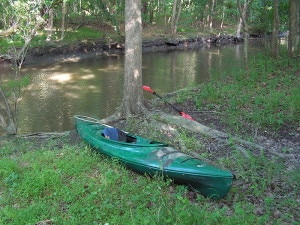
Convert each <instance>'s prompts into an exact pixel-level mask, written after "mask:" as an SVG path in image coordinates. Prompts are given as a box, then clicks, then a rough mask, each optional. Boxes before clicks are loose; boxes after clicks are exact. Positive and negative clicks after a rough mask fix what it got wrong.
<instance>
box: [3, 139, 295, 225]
mask: <svg viewBox="0 0 300 225" xmlns="http://www.w3.org/2000/svg"><path fill="white" fill-rule="evenodd" d="M60 141H63V140H60ZM32 146H33V145H32V143H30V142H27V141H24V140H17V141H16V140H14V141H6V142H5V143H4V142H1V147H0V156H1V157H0V224H35V223H38V222H39V221H46V220H51V221H52V222H53V224H271V223H272V224H283V223H293V221H295V220H296V217H297V207H298V206H299V204H298V203H297V202H296V196H299V171H297V170H294V171H289V172H286V171H284V170H283V169H282V164H280V163H276V164H274V163H273V162H272V161H270V160H267V159H266V158H265V157H264V156H263V155H260V156H258V157H257V156H251V157H250V159H245V158H243V157H242V156H241V155H240V153H239V152H235V151H233V152H232V155H231V156H230V158H228V159H227V161H226V160H223V161H220V163H223V164H224V165H226V166H227V167H228V168H231V169H232V170H234V171H235V172H236V174H237V176H238V180H237V181H236V182H235V185H234V186H233V188H232V190H231V191H230V193H229V194H228V196H227V197H226V198H225V199H223V200H220V201H211V200H209V199H206V198H204V197H202V196H201V195H198V196H196V197H195V198H193V200H190V198H189V196H190V195H189V192H187V189H186V187H184V186H179V185H174V184H172V183H171V182H170V181H169V180H163V179H161V178H160V177H154V178H149V177H147V176H141V175H137V174H134V173H133V172H131V171H128V170H126V169H125V168H124V167H123V166H122V165H120V164H119V162H118V161H116V160H112V159H108V158H105V157H103V156H102V155H100V154H97V153H95V152H94V151H93V150H90V149H89V148H87V147H86V146H85V145H83V144H79V145H77V146H73V147H71V146H65V147H64V148H63V149H58V148H57V147H56V146H57V144H56V143H55V142H49V143H47V144H46V145H43V146H44V147H40V148H38V149H36V150H34V149H33V147H32ZM275 178H276V179H277V180H278V182H283V184H280V186H279V184H278V187H277V186H275V188H273V189H272V187H273V186H272V185H275V184H273V183H274V182H275V181H274V179H275ZM276 185H277V184H276ZM269 192H271V193H272V194H267V193H269ZM277 194H278V195H277ZM274 210H278V211H280V213H281V214H280V215H281V216H280V217H278V218H277V217H275V216H274Z"/></svg>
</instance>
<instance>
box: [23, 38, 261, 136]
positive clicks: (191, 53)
mask: <svg viewBox="0 0 300 225" xmlns="http://www.w3.org/2000/svg"><path fill="white" fill-rule="evenodd" d="M259 52H261V45H259V44H257V43H254V44H251V43H250V44H249V46H248V54H249V57H251V56H255V54H257V53H259ZM46 61H47V60H46ZM142 66H143V83H144V85H149V86H151V87H152V88H153V89H154V90H155V91H156V92H157V93H159V94H164V93H168V92H173V91H176V90H179V89H181V88H185V87H187V86H189V85H193V84H199V83H202V82H205V81H208V80H209V79H210V78H211V76H212V75H213V74H223V73H224V74H225V73H226V72H227V73H228V72H230V71H232V70H236V69H241V68H243V45H242V44H239V45H229V46H223V47H211V48H201V49H199V48H198V49H191V48H189V49H181V50H170V51H159V52H148V53H143V64H142ZM22 73H23V74H29V75H30V77H31V79H32V82H31V83H30V85H29V86H27V87H26V88H24V90H23V92H22V98H21V101H20V102H19V112H18V121H19V130H18V131H19V132H20V133H34V132H61V131H66V130H71V129H74V125H73V120H72V117H73V116H74V115H75V114H80V115H87V116H92V117H96V118H104V117H106V116H108V115H110V114H112V113H113V112H114V111H115V109H116V108H117V107H118V106H119V105H120V102H121V99H122V89H123V73H124V56H123V55H111V56H93V57H85V58H72V59H71V60H67V61H59V62H52V63H45V60H44V61H43V63H41V62H40V61H39V60H37V61H36V62H35V63H31V64H27V65H26V64H25V65H24V67H23V69H22ZM154 97H155V96H153V95H151V94H150V93H145V98H149V99H151V98H154Z"/></svg>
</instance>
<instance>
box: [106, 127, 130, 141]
mask: <svg viewBox="0 0 300 225" xmlns="http://www.w3.org/2000/svg"><path fill="white" fill-rule="evenodd" d="M102 136H103V137H106V138H109V139H111V140H114V141H120V142H127V143H135V142H136V138H135V137H132V136H129V135H127V134H126V133H125V132H123V131H122V130H120V129H118V128H114V127H106V128H105V129H104V130H102Z"/></svg>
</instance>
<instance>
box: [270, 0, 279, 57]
mask: <svg viewBox="0 0 300 225" xmlns="http://www.w3.org/2000/svg"><path fill="white" fill-rule="evenodd" d="M278 29H279V14H278V0H274V13H273V30H272V43H271V45H272V47H271V54H272V57H274V58H278V56H279V51H278Z"/></svg>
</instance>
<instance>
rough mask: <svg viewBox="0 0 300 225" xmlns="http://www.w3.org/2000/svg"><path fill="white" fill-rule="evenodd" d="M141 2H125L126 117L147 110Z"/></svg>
mask: <svg viewBox="0 0 300 225" xmlns="http://www.w3.org/2000/svg"><path fill="white" fill-rule="evenodd" d="M142 85H143V84H142V17H141V0H126V1H125V74H124V88H123V100H122V105H121V111H122V112H123V113H124V115H125V117H128V116H130V115H131V114H138V113H141V112H143V111H144V110H145V107H144V105H143V89H142Z"/></svg>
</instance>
